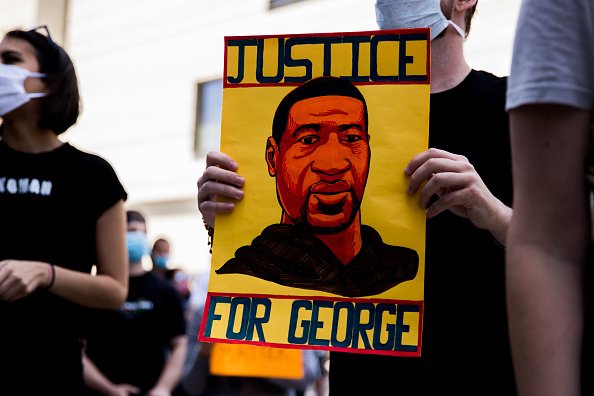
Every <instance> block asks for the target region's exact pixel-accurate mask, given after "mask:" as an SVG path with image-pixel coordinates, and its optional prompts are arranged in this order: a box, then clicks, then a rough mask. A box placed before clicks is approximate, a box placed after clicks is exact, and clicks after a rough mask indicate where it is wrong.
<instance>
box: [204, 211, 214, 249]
mask: <svg viewBox="0 0 594 396" xmlns="http://www.w3.org/2000/svg"><path fill="white" fill-rule="evenodd" d="M202 222H203V223H204V228H206V231H208V246H210V249H209V252H210V254H212V242H213V239H214V227H211V226H209V225H208V223H207V222H206V220H204V217H203V218H202Z"/></svg>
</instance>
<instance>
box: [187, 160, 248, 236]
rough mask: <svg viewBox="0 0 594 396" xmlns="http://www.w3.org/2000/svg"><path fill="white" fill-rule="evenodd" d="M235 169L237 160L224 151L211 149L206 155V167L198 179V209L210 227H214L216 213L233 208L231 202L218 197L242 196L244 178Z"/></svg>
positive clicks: (234, 197)
mask: <svg viewBox="0 0 594 396" xmlns="http://www.w3.org/2000/svg"><path fill="white" fill-rule="evenodd" d="M237 169H238V165H237V162H235V161H234V160H233V159H232V158H231V157H229V156H228V155H226V154H224V153H221V152H218V151H211V152H209V153H208V154H207V155H206V169H205V170H204V173H202V176H200V178H199V179H198V209H199V210H200V213H202V217H203V218H204V221H205V222H206V223H207V224H208V225H209V226H210V227H214V219H215V215H216V214H217V213H229V212H231V211H233V209H235V204H234V203H233V202H229V201H220V200H219V198H227V199H232V200H240V199H242V198H243V195H244V192H243V190H242V188H243V186H244V184H245V180H244V178H243V177H242V176H240V175H238V174H237V173H236V171H237Z"/></svg>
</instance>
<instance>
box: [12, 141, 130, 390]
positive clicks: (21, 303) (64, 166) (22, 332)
mask: <svg viewBox="0 0 594 396" xmlns="http://www.w3.org/2000/svg"><path fill="white" fill-rule="evenodd" d="M126 198H127V194H126V192H125V190H124V188H123V187H122V185H121V183H120V181H119V180H118V178H117V175H116V173H115V172H114V170H113V168H112V167H111V165H109V163H107V162H106V161H105V160H104V159H102V158H101V157H99V156H97V155H94V154H90V153H85V152H83V151H80V150H78V149H76V148H75V147H73V146H71V145H70V144H68V143H65V144H63V145H62V146H60V147H59V148H57V149H55V150H52V151H49V152H44V153H40V154H30V153H22V152H19V151H15V150H13V149H11V148H10V147H8V146H7V145H6V143H5V142H3V141H2V140H0V260H5V259H17V260H39V261H44V262H50V263H52V264H54V265H56V266H61V267H65V268H69V269H72V270H76V271H81V272H87V273H90V271H91V267H92V265H93V264H95V263H96V262H97V252H96V246H95V241H96V224H97V220H98V219H99V217H100V216H101V215H102V214H103V213H104V212H105V211H106V210H107V209H109V208H110V207H112V206H113V205H114V204H115V203H116V202H117V201H119V200H121V199H123V200H125V199H126ZM85 311H86V309H84V308H82V307H80V306H78V305H76V304H74V303H71V302H69V301H66V300H65V299H62V298H60V297H57V296H56V295H54V294H52V293H49V292H47V291H45V290H43V289H39V290H37V291H35V292H33V293H32V294H30V295H29V296H27V297H25V298H22V299H20V300H18V301H15V302H2V301H0V384H1V388H0V389H2V390H1V391H0V392H4V391H6V392H8V393H7V394H10V393H9V391H8V390H7V389H11V386H18V389H20V391H19V393H18V394H61V395H68V394H74V392H77V393H79V391H75V390H74V389H75V388H76V386H79V385H80V384H82V365H81V360H80V351H81V349H80V342H79V336H80V335H81V334H82V333H83V331H84V323H85V320H84V318H85ZM37 387H39V389H40V390H39V391H36V389H38V388H37ZM52 389H55V390H56V391H55V392H52ZM42 390H43V391H42ZM56 392H57V393H56Z"/></svg>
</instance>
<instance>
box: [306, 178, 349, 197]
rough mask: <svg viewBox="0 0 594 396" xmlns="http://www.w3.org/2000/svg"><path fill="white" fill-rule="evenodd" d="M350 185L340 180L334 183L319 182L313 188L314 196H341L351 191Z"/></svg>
mask: <svg viewBox="0 0 594 396" xmlns="http://www.w3.org/2000/svg"><path fill="white" fill-rule="evenodd" d="M349 189H350V185H349V183H347V182H345V181H344V180H338V181H336V182H333V183H329V182H317V183H316V184H314V185H313V186H312V187H311V192H312V193H313V194H339V193H344V192H347V191H349Z"/></svg>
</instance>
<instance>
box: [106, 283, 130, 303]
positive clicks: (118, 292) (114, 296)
mask: <svg viewBox="0 0 594 396" xmlns="http://www.w3.org/2000/svg"><path fill="white" fill-rule="evenodd" d="M127 295H128V285H117V287H116V288H114V290H113V292H112V293H111V295H110V298H109V300H108V301H107V306H106V308H108V309H118V308H120V307H121V306H122V304H124V301H126V297H127Z"/></svg>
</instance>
